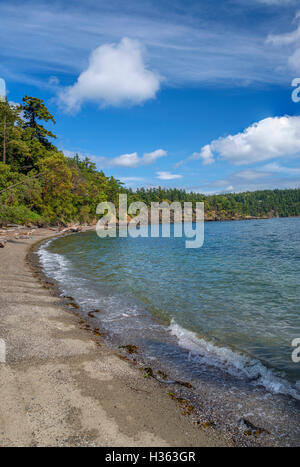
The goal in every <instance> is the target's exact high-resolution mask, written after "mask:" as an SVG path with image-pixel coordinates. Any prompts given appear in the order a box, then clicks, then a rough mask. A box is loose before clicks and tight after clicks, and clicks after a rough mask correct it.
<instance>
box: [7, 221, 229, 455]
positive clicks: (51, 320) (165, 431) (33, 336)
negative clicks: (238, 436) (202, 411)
mask: <svg viewBox="0 0 300 467" xmlns="http://www.w3.org/2000/svg"><path fill="white" fill-rule="evenodd" d="M55 235H57V233H56V232H54V231H51V230H46V229H37V230H36V231H35V232H34V233H33V237H32V238H29V239H13V238H11V239H10V240H9V241H8V242H7V244H6V246H5V248H3V249H1V250H0V297H1V300H0V338H1V339H4V341H5V343H6V362H5V363H0V386H1V397H0V446H174V447H176V446H184V447H189V446H231V445H234V442H233V441H232V439H231V437H230V435H229V434H228V435H227V434H226V433H220V432H219V431H218V430H217V429H216V428H212V427H207V428H203V427H199V425H197V423H195V422H196V420H195V417H193V416H192V415H187V414H185V415H183V413H184V411H183V410H182V407H181V406H180V404H178V403H176V401H174V400H172V398H170V396H169V394H168V391H169V389H168V388H166V387H165V386H163V385H161V384H160V383H159V382H158V381H156V380H155V379H153V378H144V377H143V374H142V372H141V371H139V369H138V368H136V367H135V366H134V365H133V364H132V363H129V362H127V361H125V360H124V358H123V357H122V355H120V354H118V351H117V350H116V351H115V352H114V351H113V350H111V349H109V348H108V347H107V346H106V345H105V343H104V342H103V340H102V339H101V336H97V335H95V334H94V333H93V332H92V330H91V329H89V328H87V326H86V324H85V322H84V321H83V320H82V318H81V317H80V316H79V315H77V314H76V313H75V310H74V311H73V312H72V311H67V310H66V308H65V307H64V304H63V301H62V300H61V299H60V298H58V297H57V296H56V295H55V294H54V293H53V291H52V289H51V287H48V286H47V284H45V283H44V282H43V281H41V279H40V278H39V275H38V274H37V273H36V272H35V271H34V270H33V269H32V267H31V266H30V264H29V261H28V258H27V253H28V251H29V249H30V247H32V246H33V245H34V244H35V243H36V242H38V241H40V240H43V239H45V238H48V237H51V236H55Z"/></svg>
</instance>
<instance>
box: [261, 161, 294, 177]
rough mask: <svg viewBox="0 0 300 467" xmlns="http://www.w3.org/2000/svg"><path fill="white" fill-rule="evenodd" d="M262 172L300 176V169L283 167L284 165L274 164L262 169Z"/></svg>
mask: <svg viewBox="0 0 300 467" xmlns="http://www.w3.org/2000/svg"><path fill="white" fill-rule="evenodd" d="M260 170H262V171H265V172H271V173H279V174H285V175H300V168H297V167H283V166H282V165H279V164H277V163H276V162H272V163H270V164H266V165H264V166H263V167H261V168H260Z"/></svg>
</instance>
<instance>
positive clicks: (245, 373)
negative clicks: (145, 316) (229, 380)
mask: <svg viewBox="0 0 300 467" xmlns="http://www.w3.org/2000/svg"><path fill="white" fill-rule="evenodd" d="M169 331H170V333H171V334H172V335H174V336H176V337H177V339H178V344H179V345H180V346H181V347H182V348H184V349H186V350H189V356H188V358H189V360H192V361H196V362H197V363H199V364H200V365H201V364H203V365H209V366H214V367H217V368H220V369H222V370H225V371H227V372H228V373H229V374H231V375H233V376H236V377H242V378H247V379H249V380H250V382H251V384H254V385H257V386H261V385H262V386H264V387H265V388H266V389H267V390H268V391H270V392H272V393H274V394H288V395H290V396H292V397H294V398H295V399H298V400H300V393H299V392H298V391H297V389H294V388H293V387H292V386H291V384H290V383H289V382H288V381H286V380H285V379H284V378H283V377H282V376H281V375H279V374H278V375H277V374H276V373H275V371H274V370H273V369H271V368H267V367H265V366H264V365H263V364H262V363H261V362H260V361H259V360H256V359H253V358H250V357H248V356H247V355H243V354H240V353H238V352H234V351H232V350H231V349H229V348H227V347H219V346H217V345H214V344H213V343H212V342H209V341H207V340H205V339H202V338H199V337H198V336H197V335H196V334H195V333H194V332H192V331H188V330H187V329H184V328H182V327H181V326H179V325H178V324H177V323H176V322H175V321H174V320H172V321H171V324H170V326H169Z"/></svg>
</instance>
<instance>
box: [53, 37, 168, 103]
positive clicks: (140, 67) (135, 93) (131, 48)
mask: <svg viewBox="0 0 300 467" xmlns="http://www.w3.org/2000/svg"><path fill="white" fill-rule="evenodd" d="M159 88H160V77H159V75H158V74H156V73H155V72H153V71H150V70H148V69H147V67H146V65H145V63H144V60H143V49H142V46H141V43H140V42H139V41H135V40H132V39H129V38H126V37H124V38H123V39H122V40H121V41H120V43H119V44H104V45H101V46H100V47H98V48H96V49H95V50H94V51H93V52H92V54H91V56H90V60H89V65H88V68H87V69H86V70H85V71H83V72H82V73H81V74H80V75H79V77H78V79H77V81H76V83H75V84H74V85H73V86H69V87H67V88H65V89H63V90H62V91H61V92H60V93H59V99H60V101H61V102H62V103H63V104H65V105H66V106H67V109H68V110H78V109H79V108H80V106H81V105H82V103H83V102H84V101H91V102H97V103H100V104H101V105H102V106H108V105H110V106H120V105H124V104H127V105H128V104H129V105H132V104H141V103H143V102H144V101H146V100H148V99H153V98H154V97H155V95H156V93H157V91H158V90H159Z"/></svg>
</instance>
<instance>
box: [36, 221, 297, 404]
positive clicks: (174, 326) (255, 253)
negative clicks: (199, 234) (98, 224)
mask: <svg viewBox="0 0 300 467" xmlns="http://www.w3.org/2000/svg"><path fill="white" fill-rule="evenodd" d="M40 255H41V260H42V262H43V264H44V267H45V269H46V272H48V273H49V275H52V277H54V278H55V279H56V280H58V282H59V283H60V284H61V285H62V287H63V290H64V291H65V292H68V294H69V295H72V296H73V297H75V298H76V299H77V301H78V302H79V303H80V305H82V307H83V309H85V310H86V311H88V310H91V309H93V308H98V307H100V308H101V309H102V310H103V313H102V315H101V317H100V318H99V319H101V320H102V323H103V326H104V327H105V328H106V329H108V331H110V332H112V333H113V334H115V335H116V336H117V337H118V340H119V342H125V341H126V339H127V342H128V341H130V342H128V343H133V340H135V341H138V342H139V344H140V345H141V346H143V347H144V348H145V349H146V351H148V353H149V355H154V354H155V353H156V354H157V353H159V354H160V355H161V356H162V358H164V357H165V358H166V359H169V360H170V359H173V362H174V361H175V362H176V359H178V362H179V361H180V359H181V356H180V349H185V350H187V351H188V352H189V354H188V356H189V362H192V363H191V365H192V367H193V371H194V372H195V373H197V371H198V370H197V369H198V368H200V367H203V365H207V366H211V367H213V366H214V367H218V369H222V370H224V372H229V373H231V374H234V375H235V376H240V377H241V378H244V379H245V378H248V379H249V381H251V382H258V383H259V384H262V385H264V386H265V387H266V388H267V389H269V390H271V391H273V392H281V393H284V392H287V393H290V394H292V395H296V397H297V396H299V389H300V387H299V386H300V381H299V380H300V363H298V364H296V363H294V362H293V361H292V358H291V354H292V351H293V348H292V346H291V342H292V340H293V339H294V338H297V337H300V287H299V281H300V218H288V219H283V218H282V219H269V220H257V221H256V220H252V221H239V222H211V223H205V241H204V245H203V247H202V248H200V249H186V248H185V239H184V238H136V239H134V238H130V237H128V238H105V239H100V238H98V237H97V235H96V234H95V233H94V232H89V233H84V234H77V235H72V236H68V237H65V238H59V239H57V240H55V241H53V242H51V243H49V244H48V245H46V246H45V247H43V249H42V250H41V253H40ZM175 341H176V342H175ZM171 343H172V345H171ZM164 344H165V345H164ZM287 382H288V383H287Z"/></svg>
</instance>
